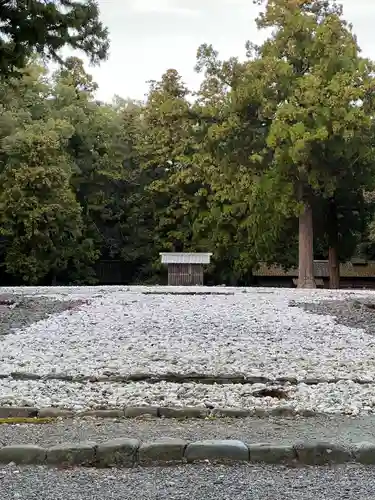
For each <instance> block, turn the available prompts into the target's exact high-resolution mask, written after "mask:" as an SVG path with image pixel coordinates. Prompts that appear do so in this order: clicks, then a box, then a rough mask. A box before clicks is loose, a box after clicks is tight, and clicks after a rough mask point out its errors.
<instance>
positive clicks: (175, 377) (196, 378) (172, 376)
mask: <svg viewBox="0 0 375 500" xmlns="http://www.w3.org/2000/svg"><path fill="white" fill-rule="evenodd" d="M0 379H13V380H61V381H63V382H72V383H77V384H80V383H83V382H91V383H97V382H117V383H121V384H131V383H134V382H147V383H148V384H157V383H160V382H171V383H175V384H186V383H190V382H195V383H197V384H206V385H214V384H218V385H228V384H242V385H254V384H265V385H278V386H285V385H287V386H288V385H289V386H290V385H291V386H296V385H300V384H305V385H308V386H314V385H318V384H337V383H339V382H345V381H350V382H354V383H355V384H360V385H366V384H375V380H365V379H360V378H350V379H348V378H345V377H338V378H306V379H301V380H298V379H297V378H294V377H279V378H275V379H271V378H267V377H256V376H254V377H253V376H249V377H246V376H245V375H241V374H237V375H236V374H235V375H230V374H228V375H225V374H222V375H207V374H204V373H186V374H179V373H165V374H162V375H157V374H152V373H133V374H129V375H116V374H108V375H101V376H98V377H95V376H92V375H67V374H65V373H47V374H45V375H38V374H36V373H27V372H10V373H2V374H0Z"/></svg>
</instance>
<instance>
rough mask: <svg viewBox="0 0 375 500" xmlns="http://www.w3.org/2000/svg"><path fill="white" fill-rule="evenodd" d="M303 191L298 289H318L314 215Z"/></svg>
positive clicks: (301, 195)
mask: <svg viewBox="0 0 375 500" xmlns="http://www.w3.org/2000/svg"><path fill="white" fill-rule="evenodd" d="M302 189H303V188H302V187H301V188H300V199H301V201H303V204H304V209H303V211H302V213H301V214H300V216H299V238H298V240H299V241H298V243H299V252H298V288H316V283H315V279H314V246H313V245H314V230H313V213H312V208H311V205H310V203H309V201H308V200H304V199H303V191H302Z"/></svg>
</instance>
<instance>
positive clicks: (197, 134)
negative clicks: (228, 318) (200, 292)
mask: <svg viewBox="0 0 375 500" xmlns="http://www.w3.org/2000/svg"><path fill="white" fill-rule="evenodd" d="M41 3H43V5H44V6H45V7H46V8H47V6H48V5H47V4H48V2H41ZM62 3H63V2H61V3H56V2H55V7H56V9H58V8H60V7H61V5H62ZM68 3H69V4H70V3H71V2H68ZM68 3H67V5H68ZM83 3H84V2H75V3H74V5H75V7H74V8H77V9H78V8H79V5H80V4H83ZM13 4H14V5H16V6H18V7H17V8H21V7H22V5H21V4H22V3H21V2H18V3H17V2H16V3H14V2H13ZM36 4H37V2H35V5H36ZM260 4H262V5H263V7H264V8H263V11H262V13H261V14H260V16H259V18H258V20H257V23H258V27H259V28H260V29H264V28H271V29H272V33H271V35H270V36H269V38H268V39H267V40H266V41H265V42H264V43H263V44H262V45H261V46H259V47H258V46H255V45H253V44H252V43H251V42H249V43H248V44H247V55H248V57H247V59H246V60H245V61H239V60H238V59H237V58H230V59H228V60H220V58H219V55H218V53H217V52H216V51H215V50H214V48H213V47H212V46H211V45H208V44H206V45H202V46H201V47H200V48H199V49H198V54H197V65H196V69H197V71H199V72H201V73H202V75H203V81H202V85H201V87H200V89H199V90H198V91H197V92H196V93H194V94H193V93H192V92H191V91H190V90H189V89H188V88H187V87H186V86H185V85H184V83H183V82H182V79H181V77H180V75H179V74H178V72H177V71H175V70H173V69H171V70H168V71H167V72H166V73H165V74H164V75H162V77H161V79H160V81H152V82H150V90H149V93H148V96H147V101H146V102H145V103H141V102H136V101H131V100H124V99H122V98H121V97H118V96H116V97H115V98H114V100H113V102H112V103H111V104H104V103H100V102H97V101H96V99H95V91H96V90H97V86H96V84H95V82H94V81H93V79H92V77H91V76H90V75H89V74H88V73H87V72H86V71H85V69H84V66H83V63H82V61H81V60H79V59H77V58H75V57H74V58H69V59H67V60H66V61H65V62H64V65H63V66H61V67H60V68H59V69H58V70H57V71H56V72H55V73H54V74H53V75H52V77H51V75H49V74H48V72H47V71H46V69H45V67H44V66H43V64H41V63H40V61H39V60H38V59H37V56H33V58H31V59H28V61H29V63H28V65H27V67H26V68H21V69H20V74H19V75H17V78H13V77H10V78H7V79H2V80H1V81H0V103H1V104H0V181H1V183H0V262H1V263H2V265H3V268H4V269H5V271H6V272H7V275H6V276H7V277H9V276H10V275H11V276H12V277H13V278H16V279H17V280H18V282H25V283H35V284H36V283H52V282H53V283H94V282H95V278H96V265H97V263H98V262H99V261H103V260H104V261H107V262H108V261H109V263H113V262H115V261H119V262H120V267H119V268H118V273H121V280H122V281H126V282H133V283H141V282H147V283H151V282H158V281H159V280H160V273H161V272H162V269H161V266H160V259H159V252H161V251H209V252H213V257H214V258H213V263H212V265H211V268H210V270H209V274H210V277H211V280H212V281H213V282H214V283H222V282H225V283H229V284H232V285H235V284H249V283H251V280H252V271H253V269H254V268H255V267H256V266H257V265H258V263H259V262H261V261H262V262H266V263H268V264H274V263H275V264H280V265H282V266H284V267H286V268H287V267H290V266H295V265H296V263H297V249H298V216H299V214H300V212H301V207H302V202H305V201H306V199H308V202H309V203H310V205H311V206H312V209H313V216H314V228H315V250H316V255H317V256H319V257H321V258H324V257H326V256H327V253H328V248H329V247H332V246H335V247H336V248H337V249H338V255H339V259H340V260H342V261H344V260H347V259H349V258H350V257H352V256H353V255H357V254H358V255H359V254H361V255H363V254H367V255H368V256H373V255H375V251H374V249H375V245H374V241H375V236H374V235H375V231H374V227H375V224H374V222H373V217H374V203H373V193H374V180H375V172H374V144H375V143H374V137H375V134H374V126H373V117H374V95H375V94H374V92H373V90H374V88H375V85H374V83H375V82H374V76H373V75H374V66H373V63H372V62H371V61H369V60H367V59H365V58H362V57H361V56H360V52H359V48H358V47H357V43H356V40H355V37H354V35H353V34H352V31H351V27H350V26H349V25H348V24H347V23H345V21H344V20H343V18H342V12H341V8H340V7H339V6H338V5H337V4H334V3H332V2H329V1H323V0H322V1H318V0H294V1H287V0H268V1H264V2H260ZM20 5H21V7H20ZM86 6H87V8H88V9H91V10H90V13H89V11H85V12H86V14H84V13H82V11H80V15H81V14H82V16H84V15H87V16H92V17H91V18H90V19H91V21H90V22H88V24H87V29H88V32H89V33H90V36H92V37H93V38H91V42H88V40H89V38H90V37H89V38H87V37H86V35H87V33H88V32H85V29H86V28H84V27H83V24H79V23H82V19H83V17H79V16H78V17H79V19H78V20H77V24H76V25H75V27H76V29H77V30H78V31H77V32H80V33H81V35H82V38H81V39H78V38H77V39H75V40H72V39H71V40H65V41H66V42H67V43H68V44H70V45H73V46H74V44H75V43H76V42H77V43H76V45H75V46H76V47H78V46H79V45H80V44H86V45H84V47H83V48H84V50H86V51H88V52H89V53H91V54H92V55H94V58H95V59H96V60H98V59H100V58H102V57H104V55H105V52H106V50H107V45H106V43H107V42H106V33H105V31H103V30H102V27H101V26H100V25H99V24H95V23H99V21H98V18H97V10H95V9H96V6H95V4H94V2H86ZM40 8H41V7H40ZM48 8H51V7H50V6H49V7H48ZM1 9H2V7H0V19H2V17H1V16H2V12H4V11H1ZM21 10H22V9H21ZM43 12H44V13H46V12H47V11H44V10H43ZM54 12H55V11H54ZM55 14H56V12H55V13H54V14H53V15H52V14H51V18H50V19H49V20H48V23H49V24H48V26H49V27H51V26H52V24H53V22H56V19H57V17H56V16H57V14H56V16H55ZM12 15H13V14H12ZM22 15H23V14H22ZM54 16H55V17H54ZM42 17H43V16H42ZM20 19H21V20H23V21H22V22H26V21H27V23H29V24H30V23H32V20H33V17H32V16H30V18H28V19H27V20H26V21H25V20H24V18H22V16H21V18H20ZM60 21H61V19H60ZM60 21H59V22H60ZM43 22H44V21H43ZM61 22H62V21H61ZM64 22H66V23H68V22H71V19H70V18H69V17H68V18H66V19H65V21H64ZM74 22H75V21H74ZM90 23H91V24H90ZM90 26H91V28H90ZM29 28H30V26H28V28H27V29H29ZM46 29H47V28H46ZM48 29H51V30H52V28H48ZM25 30H26V28H25ZM80 30H81V31H80ZM26 31H27V30H26ZM43 33H44V34H43ZM69 33H73V32H71V31H69ZM85 33H86V34H85ZM60 35H61V33H60ZM60 35H59V36H60ZM25 36H26V35H25ZM40 36H41V38H40V40H39V42H38V43H39V45H38V44H35V43H34V45H33V46H34V48H37V49H38V50H39V51H40V52H41V53H45V54H47V55H50V56H52V57H56V54H57V53H58V50H59V49H60V48H61V47H62V45H59V43H60V42H56V44H57V45H54V46H53V47H52V49H51V48H50V45H49V41H48V40H49V39H48V37H47V35H46V32H45V31H43V30H41V35H40ZM72 36H73V35H72ZM85 37H86V38H85ZM30 39H31V40H32V38H30ZM85 40H86V41H85ZM60 41H61V40H60ZM90 43H91V45H90ZM23 47H25V52H24V53H22V54H21V55H20V53H18V52H17V51H16V52H15V53H14V57H15V58H16V62H12V64H11V65H18V66H19V67H21V66H22V64H21V61H24V60H26V59H25V58H28V57H29V55H30V53H31V52H32V49H31V47H32V43H31V42H30V44H29V45H28V44H25V45H23ZM5 48H6V47H5V46H4V45H2V46H1V45H0V52H1V50H5ZM0 56H1V53H0ZM57 57H58V56H57ZM17 58H18V59H17ZM22 58H24V59H22ZM4 61H5V60H4ZM7 65H8V66H9V64H8V63H7V62H5V66H7ZM5 66H4V68H5ZM1 71H2V72H4V71H5V69H3V70H1V69H0V72H1ZM8 76H9V75H8ZM301 185H302V187H303V194H304V197H303V199H301V198H300V197H299V189H298V188H299V187H300V186H301Z"/></svg>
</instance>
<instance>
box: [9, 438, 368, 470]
mask: <svg viewBox="0 0 375 500" xmlns="http://www.w3.org/2000/svg"><path fill="white" fill-rule="evenodd" d="M202 461H203V462H207V461H209V462H214V463H215V462H219V463H226V462H229V463H230V462H242V463H267V464H284V465H288V466H292V467H293V466H294V467H297V466H307V465H326V464H343V463H350V462H355V463H360V464H366V465H375V443H358V444H353V445H350V446H341V445H336V444H331V443H324V442H306V443H304V442H301V443H297V444H294V445H289V444H287V445H286V444H265V443H260V444H259V443H254V444H246V443H244V442H242V441H236V440H207V441H196V442H186V441H184V440H182V439H175V438H165V439H162V440H158V441H153V442H144V443H141V442H140V441H138V440H137V439H129V438H125V439H123V438H118V439H114V440H111V441H106V442H103V443H99V444H97V443H94V442H82V443H62V444H58V445H56V446H52V447H49V448H42V447H40V446H36V445H10V446H4V447H2V448H0V464H11V463H12V464H16V465H47V466H68V467H69V466H83V467H98V468H99V467H103V468H106V467H135V466H137V465H144V466H147V465H167V464H184V463H196V462H202Z"/></svg>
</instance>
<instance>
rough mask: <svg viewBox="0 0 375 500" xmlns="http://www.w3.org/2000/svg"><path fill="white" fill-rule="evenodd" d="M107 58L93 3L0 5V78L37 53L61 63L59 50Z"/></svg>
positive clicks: (11, 1) (63, 0)
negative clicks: (76, 51) (66, 49)
mask: <svg viewBox="0 0 375 500" xmlns="http://www.w3.org/2000/svg"><path fill="white" fill-rule="evenodd" d="M66 46H68V47H71V48H73V49H78V50H81V51H83V52H84V53H85V54H86V55H88V56H89V57H90V59H91V61H92V62H94V63H95V62H99V61H101V60H103V59H105V58H106V57H107V53H108V48H109V41H108V32H107V30H106V28H104V27H103V25H102V23H101V22H100V20H99V9H98V4H97V2H96V1H94V0H4V1H2V2H1V5H0V75H2V76H4V75H9V74H12V73H14V70H15V69H21V68H24V67H25V66H26V64H27V62H28V59H29V57H30V56H31V55H32V54H33V53H34V52H36V53H38V54H40V55H43V56H45V57H47V58H48V59H54V60H57V61H59V62H62V58H61V49H63V48H64V47H66Z"/></svg>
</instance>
